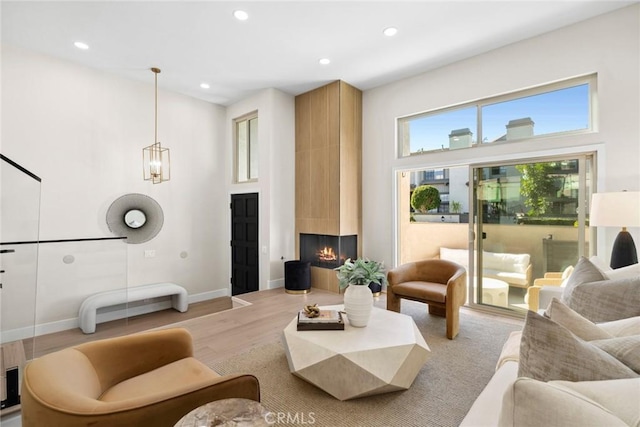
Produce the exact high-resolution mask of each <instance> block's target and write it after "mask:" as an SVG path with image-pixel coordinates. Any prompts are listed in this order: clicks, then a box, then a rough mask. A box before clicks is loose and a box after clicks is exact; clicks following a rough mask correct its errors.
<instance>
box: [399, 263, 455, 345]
mask: <svg viewBox="0 0 640 427" xmlns="http://www.w3.org/2000/svg"><path fill="white" fill-rule="evenodd" d="M387 279H388V281H389V286H388V287H387V310H391V311H396V312H400V309H401V308H400V302H401V298H405V299H410V300H413V301H420V302H423V303H426V304H428V305H429V314H433V315H436V316H442V317H446V319H447V338H449V339H450V340H452V339H454V338H455V337H456V335H458V331H459V329H460V306H461V305H463V304H464V303H465V301H466V300H467V271H466V270H465V268H464V267H463V266H461V265H460V264H456V263H454V262H452V261H446V260H441V259H430V260H425V261H416V262H410V263H407V264H403V265H401V266H399V267H397V268H395V269H392V270H390V271H389V272H388V273H387Z"/></svg>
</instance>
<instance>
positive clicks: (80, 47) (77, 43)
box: [73, 42, 89, 50]
mask: <svg viewBox="0 0 640 427" xmlns="http://www.w3.org/2000/svg"><path fill="white" fill-rule="evenodd" d="M73 45H74V46H75V47H77V48H78V49H82V50H87V49H89V45H88V44H86V43H82V42H75V43H74V44H73Z"/></svg>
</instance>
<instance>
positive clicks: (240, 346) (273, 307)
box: [27, 288, 522, 365]
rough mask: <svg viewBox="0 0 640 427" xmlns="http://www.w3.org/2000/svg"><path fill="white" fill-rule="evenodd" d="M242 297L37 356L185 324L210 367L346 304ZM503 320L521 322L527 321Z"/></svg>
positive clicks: (119, 325)
mask: <svg viewBox="0 0 640 427" xmlns="http://www.w3.org/2000/svg"><path fill="white" fill-rule="evenodd" d="M238 298H239V299H241V300H243V301H246V302H247V303H248V304H249V305H247V306H242V307H238V308H233V309H231V307H232V302H231V298H229V297H226V298H217V299H215V300H210V301H206V302H202V303H196V304H191V305H190V306H189V310H188V311H187V312H186V313H180V312H177V311H175V310H172V309H168V310H164V311H161V312H156V313H150V314H145V315H142V316H137V317H132V318H130V319H128V320H127V321H114V322H108V323H101V324H98V326H97V329H96V333H95V334H90V335H85V334H83V333H82V331H81V330H80V329H74V330H70V331H64V332H59V333H56V334H50V335H44V336H39V337H37V338H36V339H35V341H36V354H37V355H42V354H46V353H49V352H51V351H55V350H57V349H60V348H65V347H69V346H71V345H75V344H79V343H82V342H87V341H91V340H95V339H101V338H109V337H114V336H121V335H126V334H131V333H135V332H140V331H144V330H149V329H154V328H166V327H171V326H180V327H184V328H186V329H188V330H189V332H191V335H192V336H193V344H194V353H195V357H196V358H198V359H199V360H200V361H202V362H203V363H205V364H209V365H210V364H212V363H215V362H219V361H222V360H225V359H228V358H229V357H231V356H233V355H235V354H239V353H243V352H245V351H247V350H250V349H251V348H254V347H259V346H261V345H263V344H268V343H272V342H274V341H277V340H279V339H280V337H281V334H282V330H283V329H284V328H285V326H286V325H287V324H288V323H289V322H290V321H291V319H293V318H294V317H295V316H296V314H297V313H298V311H299V310H300V309H301V308H302V307H303V306H304V305H306V304H316V303H317V304H318V305H332V304H342V302H343V295H342V294H336V293H332V292H328V291H324V290H320V289H317V290H316V289H313V291H312V292H311V293H309V294H302V295H293V294H288V293H286V292H285V291H284V289H283V288H277V289H271V290H267V291H259V292H252V293H248V294H243V295H239V296H238ZM374 304H375V305H376V306H377V307H380V308H386V294H384V293H383V294H382V295H381V296H380V297H377V298H375V299H374ZM462 310H464V311H465V312H466V313H468V314H471V315H475V316H484V317H495V316H494V315H492V314H487V313H483V312H479V311H477V310H471V309H468V308H462ZM425 311H426V306H425ZM212 313H213V314H212ZM500 319H501V320H502V321H507V322H514V324H520V325H521V324H522V319H516V318H508V317H500ZM27 354H29V353H27Z"/></svg>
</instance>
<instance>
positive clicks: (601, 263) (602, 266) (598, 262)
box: [589, 255, 612, 274]
mask: <svg viewBox="0 0 640 427" xmlns="http://www.w3.org/2000/svg"><path fill="white" fill-rule="evenodd" d="M589 261H591V264H593V265H595V266H596V267H597V268H598V270H600V271H601V272H602V273H603V274H607V271H611V270H612V268H611V267H609V265H608V264H607V262H606V261H605V260H604V259H602V258H600V257H599V256H597V255H592V256H590V257H589Z"/></svg>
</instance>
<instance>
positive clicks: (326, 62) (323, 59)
mask: <svg viewBox="0 0 640 427" xmlns="http://www.w3.org/2000/svg"><path fill="white" fill-rule="evenodd" d="M318 62H319V63H320V65H329V64H330V63H331V60H330V59H329V58H322V59H321V60H320V61H318Z"/></svg>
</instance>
